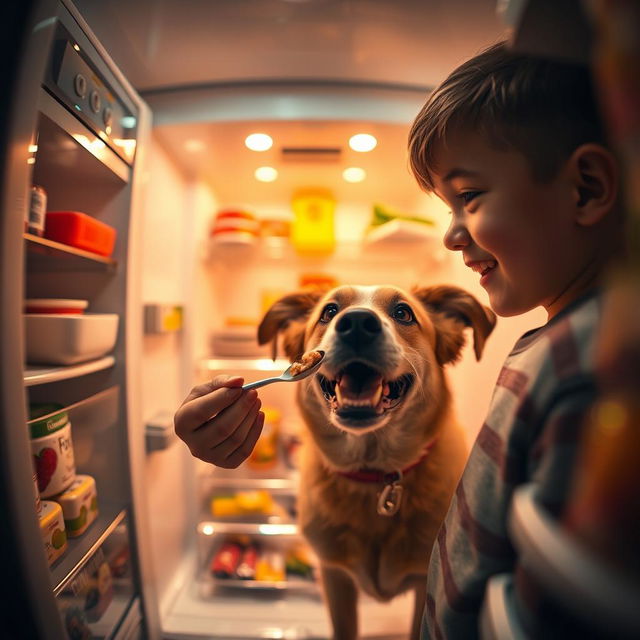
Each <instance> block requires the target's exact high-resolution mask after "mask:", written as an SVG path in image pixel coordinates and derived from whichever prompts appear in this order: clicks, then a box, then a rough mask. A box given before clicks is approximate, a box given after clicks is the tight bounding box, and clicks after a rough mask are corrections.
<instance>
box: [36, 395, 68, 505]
mask: <svg viewBox="0 0 640 640" xmlns="http://www.w3.org/2000/svg"><path fill="white" fill-rule="evenodd" d="M60 409H62V407H61V406H60V405H57V404H42V405H32V406H31V407H30V418H31V420H29V423H28V425H29V434H30V436H31V453H32V455H33V465H34V467H35V470H36V475H37V477H38V490H39V491H40V496H41V497H42V498H49V497H50V496H53V495H55V494H57V493H60V492H61V491H64V490H65V489H66V488H67V487H69V486H70V485H71V483H72V482H73V479H74V478H75V475H76V465H75V458H74V455H73V442H72V440H71V423H70V422H69V414H68V413H67V412H66V411H61V410H60Z"/></svg>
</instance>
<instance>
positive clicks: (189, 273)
mask: <svg viewBox="0 0 640 640" xmlns="http://www.w3.org/2000/svg"><path fill="white" fill-rule="evenodd" d="M148 158H149V162H148V168H147V170H148V176H147V179H146V183H147V184H146V192H147V198H146V204H145V209H144V215H143V218H144V219H143V225H142V236H143V241H142V242H143V257H142V260H143V274H142V275H143V286H142V289H143V300H144V302H168V303H172V304H175V303H182V304H184V308H185V329H184V331H183V332H182V333H176V334H165V335H158V336H147V337H146V338H145V340H144V353H143V375H142V404H143V412H144V418H145V419H148V418H150V417H152V416H153V415H154V414H156V413H158V412H159V411H167V412H170V413H173V412H174V411H175V409H176V408H177V407H178V406H179V405H180V403H181V402H182V400H183V398H184V397H185V396H186V394H187V393H188V391H189V389H190V388H191V387H192V386H193V385H194V384H196V383H199V382H202V381H203V380H205V379H207V378H209V377H211V375H213V374H212V373H209V372H207V371H204V370H202V368H201V366H200V363H201V361H202V359H203V358H207V357H211V355H212V354H211V331H212V329H213V328H216V327H218V328H220V327H221V326H223V323H224V318H225V317H226V316H229V315H242V316H247V315H249V316H254V317H256V318H257V317H259V315H260V313H261V312H262V296H263V294H264V292H265V291H269V292H271V293H272V292H273V290H274V289H278V290H281V291H283V292H287V291H290V290H292V289H295V288H297V286H298V278H299V275H300V274H301V273H304V272H308V271H313V272H318V271H322V272H326V273H330V274H331V275H334V276H335V277H337V278H338V279H339V280H340V281H341V282H352V283H356V282H360V283H364V284H373V283H376V282H393V283H396V284H398V285H400V286H411V285H413V284H419V285H429V284H436V283H456V284H458V285H460V286H462V287H464V288H466V289H468V290H469V291H471V292H472V293H473V294H474V295H476V296H477V297H478V298H479V299H480V300H481V301H482V302H484V303H485V304H486V303H487V298H486V295H485V293H484V291H483V290H482V289H481V288H480V287H479V285H478V283H477V277H476V274H473V273H471V272H470V271H469V270H468V269H467V268H466V267H464V265H463V264H462V260H461V257H460V256H458V255H448V252H446V251H445V250H444V249H443V248H442V246H441V243H440V241H439V240H438V241H434V242H428V243H424V244H417V245H413V244H412V245H411V246H410V245H406V246H405V247H402V249H401V250H400V251H399V250H398V249H399V248H398V247H393V248H392V250H388V251H385V250H384V249H383V250H380V249H375V250H373V249H372V250H369V249H364V248H363V247H362V246H361V244H360V240H361V237H362V233H363V231H364V228H365V227H366V225H367V223H368V217H369V215H370V211H371V209H370V207H371V203H370V202H369V201H368V200H367V198H366V190H364V191H363V197H362V200H361V201H358V202H339V203H338V206H337V210H336V235H337V240H338V245H337V249H336V252H335V254H334V255H333V256H332V257H329V258H327V259H326V260H320V261H319V260H315V259H309V258H301V257H299V256H297V255H296V254H295V252H293V251H291V250H290V249H289V248H286V247H285V248H284V249H283V250H282V255H281V257H274V256H273V254H272V253H270V252H265V251H264V250H263V249H260V248H259V247H254V248H243V249H240V250H238V251H234V250H233V249H230V248H229V247H225V248H224V250H223V251H218V252H215V251H214V252H212V251H211V248H210V246H209V241H208V233H209V228H210V225H211V221H212V218H213V216H214V215H215V213H216V210H217V208H218V207H220V206H224V204H226V203H224V202H220V201H219V199H217V198H216V194H215V184H213V185H209V184H204V183H203V182H199V181H197V180H193V179H188V178H186V177H185V176H184V175H183V174H182V173H181V171H180V169H179V168H178V167H177V165H176V163H175V162H174V159H173V158H172V156H171V154H170V153H168V152H167V151H166V150H165V149H164V148H163V146H162V144H161V143H160V141H159V140H158V138H157V136H153V139H152V141H151V145H150V149H149V152H148ZM219 179H220V180H221V181H223V180H224V175H221V176H220V177H219ZM251 205H252V207H253V209H255V210H257V211H259V210H260V208H261V204H260V203H259V202H254V203H251ZM265 206H266V205H265ZM280 207H281V208H282V209H288V208H289V207H290V203H289V202H281V203H280ZM269 208H271V209H273V203H269ZM414 210H415V211H416V212H421V213H422V214H425V215H429V216H431V217H433V218H434V219H435V221H436V223H437V228H438V234H439V236H441V235H442V233H443V232H444V229H445V228H446V225H447V224H448V221H449V215H448V213H447V211H446V209H445V208H444V206H443V205H442V204H441V203H440V202H439V201H438V200H436V199H434V198H430V197H428V196H426V195H424V194H420V193H419V192H417V193H416V196H415V199H414ZM543 322H544V315H543V314H542V313H541V311H540V310H535V311H532V312H530V313H528V314H526V315H525V316H521V317H518V318H501V319H499V320H498V325H497V327H496V329H495V331H494V333H493V335H492V336H491V337H490V339H489V341H488V343H487V347H486V350H485V353H484V356H483V358H482V360H481V361H480V362H476V361H475V357H474V355H473V351H472V349H471V347H470V346H469V345H467V347H466V348H465V350H464V354H463V357H462V359H461V361H460V362H459V363H458V364H456V365H455V366H452V367H450V368H449V376H450V381H451V386H452V388H453V391H454V401H455V405H456V410H457V415H458V417H459V419H460V421H461V423H462V424H463V425H464V427H465V429H466V432H467V434H468V437H469V441H470V442H471V441H472V440H473V438H474V437H475V435H476V433H477V431H478V429H479V428H480V426H481V424H482V419H483V416H484V413H485V410H486V407H487V405H488V402H489V396H490V393H491V389H492V387H493V384H494V382H495V379H496V377H497V374H498V370H499V367H500V365H501V362H502V360H503V358H504V357H505V356H506V354H507V353H508V351H509V350H510V348H511V346H512V345H513V343H514V342H515V340H516V339H517V338H518V337H519V335H521V334H522V333H523V332H524V331H526V330H527V329H529V328H532V327H534V326H539V325H540V324H541V323H543ZM227 373H235V372H234V371H232V370H229V371H227ZM245 375H246V372H245ZM251 375H254V376H255V377H260V372H253V373H252V374H251ZM290 387H293V385H275V386H272V387H270V388H269V387H267V388H265V389H263V390H262V391H261V394H260V395H261V398H262V400H263V405H265V406H276V407H278V408H281V409H282V410H283V422H285V423H286V425H287V428H290V429H296V428H299V427H300V424H299V419H298V417H297V414H296V411H295V407H294V403H293V389H292V388H290ZM207 467H208V465H205V464H204V463H199V462H198V461H196V460H194V459H193V458H191V456H190V454H189V452H188V450H187V448H186V447H185V446H184V445H183V444H182V443H181V442H175V443H174V444H173V445H172V446H171V447H170V448H169V449H167V450H165V451H159V452H154V453H151V454H150V455H149V456H148V458H147V466H146V478H147V498H148V509H149V515H150V524H151V531H150V534H151V535H150V540H149V544H150V545H151V547H152V552H153V557H154V561H155V562H154V568H155V578H156V581H157V587H158V593H159V596H160V606H161V613H162V615H163V617H164V616H166V614H167V611H168V609H169V607H170V606H171V603H172V600H173V598H174V597H175V593H176V590H178V589H180V588H181V585H182V583H183V582H184V581H193V580H194V579H195V575H194V568H193V567H192V566H190V565H188V563H185V557H188V553H189V551H194V549H193V545H194V543H195V540H196V536H195V526H196V523H197V520H198V516H199V512H200V511H201V510H202V508H203V504H204V502H203V496H200V495H198V486H197V483H196V475H197V472H198V470H200V472H203V473H207V472H208V471H209V469H207Z"/></svg>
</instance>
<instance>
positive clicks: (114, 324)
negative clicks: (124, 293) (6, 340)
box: [24, 313, 118, 365]
mask: <svg viewBox="0 0 640 640" xmlns="http://www.w3.org/2000/svg"><path fill="white" fill-rule="evenodd" d="M24 323H25V334H26V352H27V362H29V363H31V364H61V365H70V364H76V363H78V362H84V361H86V360H91V359H93V358H99V357H100V356H102V355H104V354H105V353H108V352H109V351H111V350H112V349H113V347H114V345H115V343H116V338H117V335H118V315H117V314H116V313H85V314H75V315H73V314H48V313H41V314H36V313H33V314H25V316H24Z"/></svg>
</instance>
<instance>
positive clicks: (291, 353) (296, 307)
mask: <svg viewBox="0 0 640 640" xmlns="http://www.w3.org/2000/svg"><path fill="white" fill-rule="evenodd" d="M324 293H325V292H324V291H320V290H315V289H313V290H312V289H310V290H309V291H299V292H296V293H291V294H289V295H286V296H284V297H283V298H280V300H277V301H276V302H274V303H273V304H272V305H271V307H270V308H269V310H268V311H267V312H266V313H265V315H264V317H263V318H262V321H261V322H260V325H259V326H258V343H259V344H265V343H267V342H269V340H272V341H273V346H272V351H271V354H272V357H273V359H274V360H275V359H276V355H277V349H278V334H279V333H280V332H281V331H282V332H283V337H282V346H283V348H284V352H285V353H286V354H287V356H288V357H289V359H290V360H291V361H293V360H295V359H296V358H297V357H298V356H299V355H301V354H302V353H303V352H304V331H305V321H306V319H307V317H308V316H309V314H310V313H311V310H312V309H313V307H315V306H316V304H317V302H318V300H320V299H321V298H322V296H323V295H324Z"/></svg>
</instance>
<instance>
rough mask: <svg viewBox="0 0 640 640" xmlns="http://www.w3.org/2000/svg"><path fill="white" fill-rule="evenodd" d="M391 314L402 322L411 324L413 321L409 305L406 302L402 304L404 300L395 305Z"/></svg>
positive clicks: (413, 317)
mask: <svg viewBox="0 0 640 640" xmlns="http://www.w3.org/2000/svg"><path fill="white" fill-rule="evenodd" d="M391 316H392V318H393V319H394V320H397V321H398V322H400V323H402V324H411V323H412V322H414V321H415V316H414V315H413V311H412V310H411V307H410V306H409V305H408V304H404V302H403V303H401V304H398V305H396V306H395V308H394V309H393V313H392V314H391Z"/></svg>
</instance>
